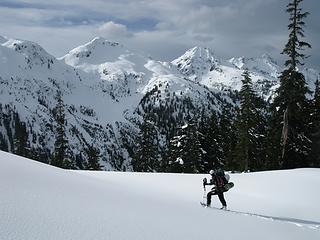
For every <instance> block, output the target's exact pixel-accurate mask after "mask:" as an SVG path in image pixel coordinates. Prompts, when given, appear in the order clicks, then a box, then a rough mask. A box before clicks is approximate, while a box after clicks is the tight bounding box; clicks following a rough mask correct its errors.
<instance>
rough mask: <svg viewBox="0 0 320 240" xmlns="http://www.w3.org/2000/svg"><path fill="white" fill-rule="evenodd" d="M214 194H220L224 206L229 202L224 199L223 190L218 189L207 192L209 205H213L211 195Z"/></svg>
mask: <svg viewBox="0 0 320 240" xmlns="http://www.w3.org/2000/svg"><path fill="white" fill-rule="evenodd" d="M212 195H218V197H219V200H220V202H221V203H222V206H224V207H226V206H227V203H226V200H225V199H224V196H223V192H222V191H217V190H211V191H210V192H208V194H207V206H210V205H211V197H212Z"/></svg>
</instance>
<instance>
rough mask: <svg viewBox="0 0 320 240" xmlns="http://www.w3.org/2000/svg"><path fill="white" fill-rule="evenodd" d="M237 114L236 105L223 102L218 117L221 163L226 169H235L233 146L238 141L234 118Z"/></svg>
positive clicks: (235, 161)
mask: <svg viewBox="0 0 320 240" xmlns="http://www.w3.org/2000/svg"><path fill="white" fill-rule="evenodd" d="M238 114H239V109H238V108H237V107H232V106H231V105H229V104H226V103H225V104H223V105H222V109H221V115H220V117H219V132H220V135H221V136H223V137H222V138H221V147H222V153H223V156H222V163H223V164H224V165H225V168H226V169H230V170H235V169H236V166H237V156H236V155H235V147H236V144H237V142H238V138H239V136H238V134H237V128H236V119H237V117H238Z"/></svg>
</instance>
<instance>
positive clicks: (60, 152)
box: [51, 91, 70, 168]
mask: <svg viewBox="0 0 320 240" xmlns="http://www.w3.org/2000/svg"><path fill="white" fill-rule="evenodd" d="M56 99H57V105H56V108H55V109H54V112H53V114H54V119H55V121H56V124H57V125H56V129H55V130H56V133H55V135H56V139H55V143H54V154H53V159H52V161H51V165H54V166H56V167H61V168H66V167H70V166H66V165H70V164H66V162H67V161H66V159H67V149H68V140H67V137H66V134H65V125H66V120H65V113H64V102H63V99H62V94H61V91H58V93H57V96H56Z"/></svg>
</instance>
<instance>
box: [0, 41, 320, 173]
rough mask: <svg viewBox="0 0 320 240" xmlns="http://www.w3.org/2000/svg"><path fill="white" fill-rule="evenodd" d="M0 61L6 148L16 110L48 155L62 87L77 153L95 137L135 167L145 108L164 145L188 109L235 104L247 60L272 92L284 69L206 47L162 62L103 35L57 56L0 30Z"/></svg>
mask: <svg viewBox="0 0 320 240" xmlns="http://www.w3.org/2000/svg"><path fill="white" fill-rule="evenodd" d="M0 63H1V64H0V145H1V144H2V145H4V146H8V147H7V148H2V149H7V150H8V151H12V149H11V148H12V145H13V144H12V142H13V140H12V138H13V136H12V135H13V134H14V131H13V122H14V121H13V118H12V115H13V114H14V113H17V114H18V115H19V118H20V120H21V121H22V122H23V123H25V125H26V127H27V130H28V132H29V133H30V134H29V137H28V140H29V142H30V145H31V146H30V147H32V148H35V149H40V150H39V151H41V152H44V153H41V154H46V155H50V154H51V153H52V152H53V144H54V140H55V127H56V121H55V120H54V116H53V112H54V108H55V107H56V105H57V93H58V92H61V93H62V97H63V101H64V104H65V113H66V119H67V126H66V135H67V138H68V140H69V146H70V149H69V151H70V152H71V155H72V156H73V157H74V159H78V160H79V159H82V160H79V161H78V163H79V162H85V159H86V157H87V156H86V153H85V152H86V151H85V148H86V147H87V146H89V145H95V146H96V147H98V148H99V149H100V150H101V152H100V153H101V157H100V160H101V164H102V165H103V166H104V167H105V169H109V170H110V169H117V170H131V163H130V160H131V157H132V156H130V154H131V155H132V151H131V150H132V149H133V148H135V147H136V136H137V133H138V131H139V126H140V123H141V122H142V121H143V119H144V118H146V116H148V115H149V116H150V115H152V119H154V125H155V126H156V127H157V131H158V133H159V135H161V136H159V139H162V141H161V147H163V148H165V147H166V146H165V143H166V142H168V141H169V135H170V134H172V132H174V130H175V128H177V127H179V126H182V124H184V122H185V121H186V119H187V117H189V118H190V117H191V118H195V119H199V118H200V117H201V116H200V115H202V116H203V115H204V116H205V117H209V116H210V115H211V114H212V112H217V113H219V112H220V110H221V106H222V105H223V104H225V103H228V104H229V105H230V106H231V107H230V108H231V109H232V108H234V106H235V105H236V99H235V98H234V96H235V94H234V91H235V90H239V89H240V88H241V79H242V76H241V75H242V73H243V70H244V69H245V68H248V69H249V70H250V71H251V74H252V78H253V82H254V84H255V87H256V89H257V91H258V92H259V93H260V94H261V95H262V96H264V97H265V98H266V99H269V98H270V96H272V94H273V92H274V90H275V89H276V87H277V86H278V84H279V80H278V79H277V76H278V74H279V73H280V71H281V68H280V67H279V66H278V65H277V64H276V63H275V62H274V61H273V60H272V59H271V58H270V57H269V56H267V55H264V56H262V57H260V58H257V59H253V58H250V59H246V58H244V57H242V58H233V59H231V60H218V58H217V57H216V56H215V55H214V54H213V51H211V50H210V49H208V48H201V47H195V48H192V49H190V50H188V51H187V52H186V53H185V54H184V55H183V56H181V57H180V58H178V59H176V60H174V61H172V62H160V61H156V60H152V59H149V58H147V57H145V56H143V55H141V54H140V53H137V52H135V51H133V50H129V49H128V48H126V47H125V46H123V45H121V44H120V43H116V42H110V41H108V40H106V39H103V38H95V39H93V40H92V41H90V42H88V43H86V44H84V45H82V46H79V47H77V48H75V49H73V50H71V51H70V52H69V53H67V54H66V55H65V56H64V57H62V58H60V59H56V58H55V57H53V56H51V55H50V54H49V53H47V52H46V51H45V49H43V48H42V47H41V46H39V45H38V44H37V43H33V42H30V41H25V40H17V39H7V38H4V37H0ZM305 75H306V78H307V80H308V81H309V83H310V86H311V87H312V86H313V82H314V80H316V78H317V77H318V75H319V73H318V71H316V70H313V69H306V70H305ZM230 111H231V110H230ZM130 149H131V150H130ZM41 154H40V155H41Z"/></svg>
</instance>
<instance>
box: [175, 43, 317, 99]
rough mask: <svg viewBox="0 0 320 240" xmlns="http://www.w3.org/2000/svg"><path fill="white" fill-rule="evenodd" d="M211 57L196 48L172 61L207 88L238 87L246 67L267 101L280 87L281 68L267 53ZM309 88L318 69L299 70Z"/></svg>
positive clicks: (312, 87)
mask: <svg viewBox="0 0 320 240" xmlns="http://www.w3.org/2000/svg"><path fill="white" fill-rule="evenodd" d="M218 59H219V58H217V57H216V56H214V54H213V52H212V50H210V49H208V48H201V47H195V48H192V49H190V50H188V51H187V52H186V53H185V54H184V55H183V56H181V57H179V58H177V59H175V60H173V61H172V64H173V65H174V66H176V68H177V69H178V71H180V72H181V74H183V75H184V76H186V77H188V78H189V79H191V80H193V81H197V82H199V83H201V84H203V85H205V86H207V87H209V88H210V89H220V90H222V89H226V88H227V89H232V90H237V91H239V90H240V88H241V80H242V79H243V77H242V73H243V71H244V70H246V69H247V70H249V72H250V74H251V78H252V81H253V84H254V88H255V89H256V91H257V92H258V93H259V94H261V96H262V97H264V98H265V99H266V100H269V99H270V97H272V95H273V94H274V91H275V89H276V88H277V87H278V86H279V79H278V77H279V75H280V74H281V72H282V70H283V68H282V67H281V66H280V65H279V64H278V63H277V62H276V61H275V60H274V59H272V57H271V56H269V55H268V54H263V55H262V56H261V57H257V58H246V57H234V58H231V59H229V60H223V59H220V60H218ZM302 72H303V73H304V75H305V77H306V81H307V83H308V85H309V87H310V89H311V90H312V91H313V90H314V82H315V81H316V79H317V78H318V77H319V71H317V70H314V69H308V68H304V69H302Z"/></svg>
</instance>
